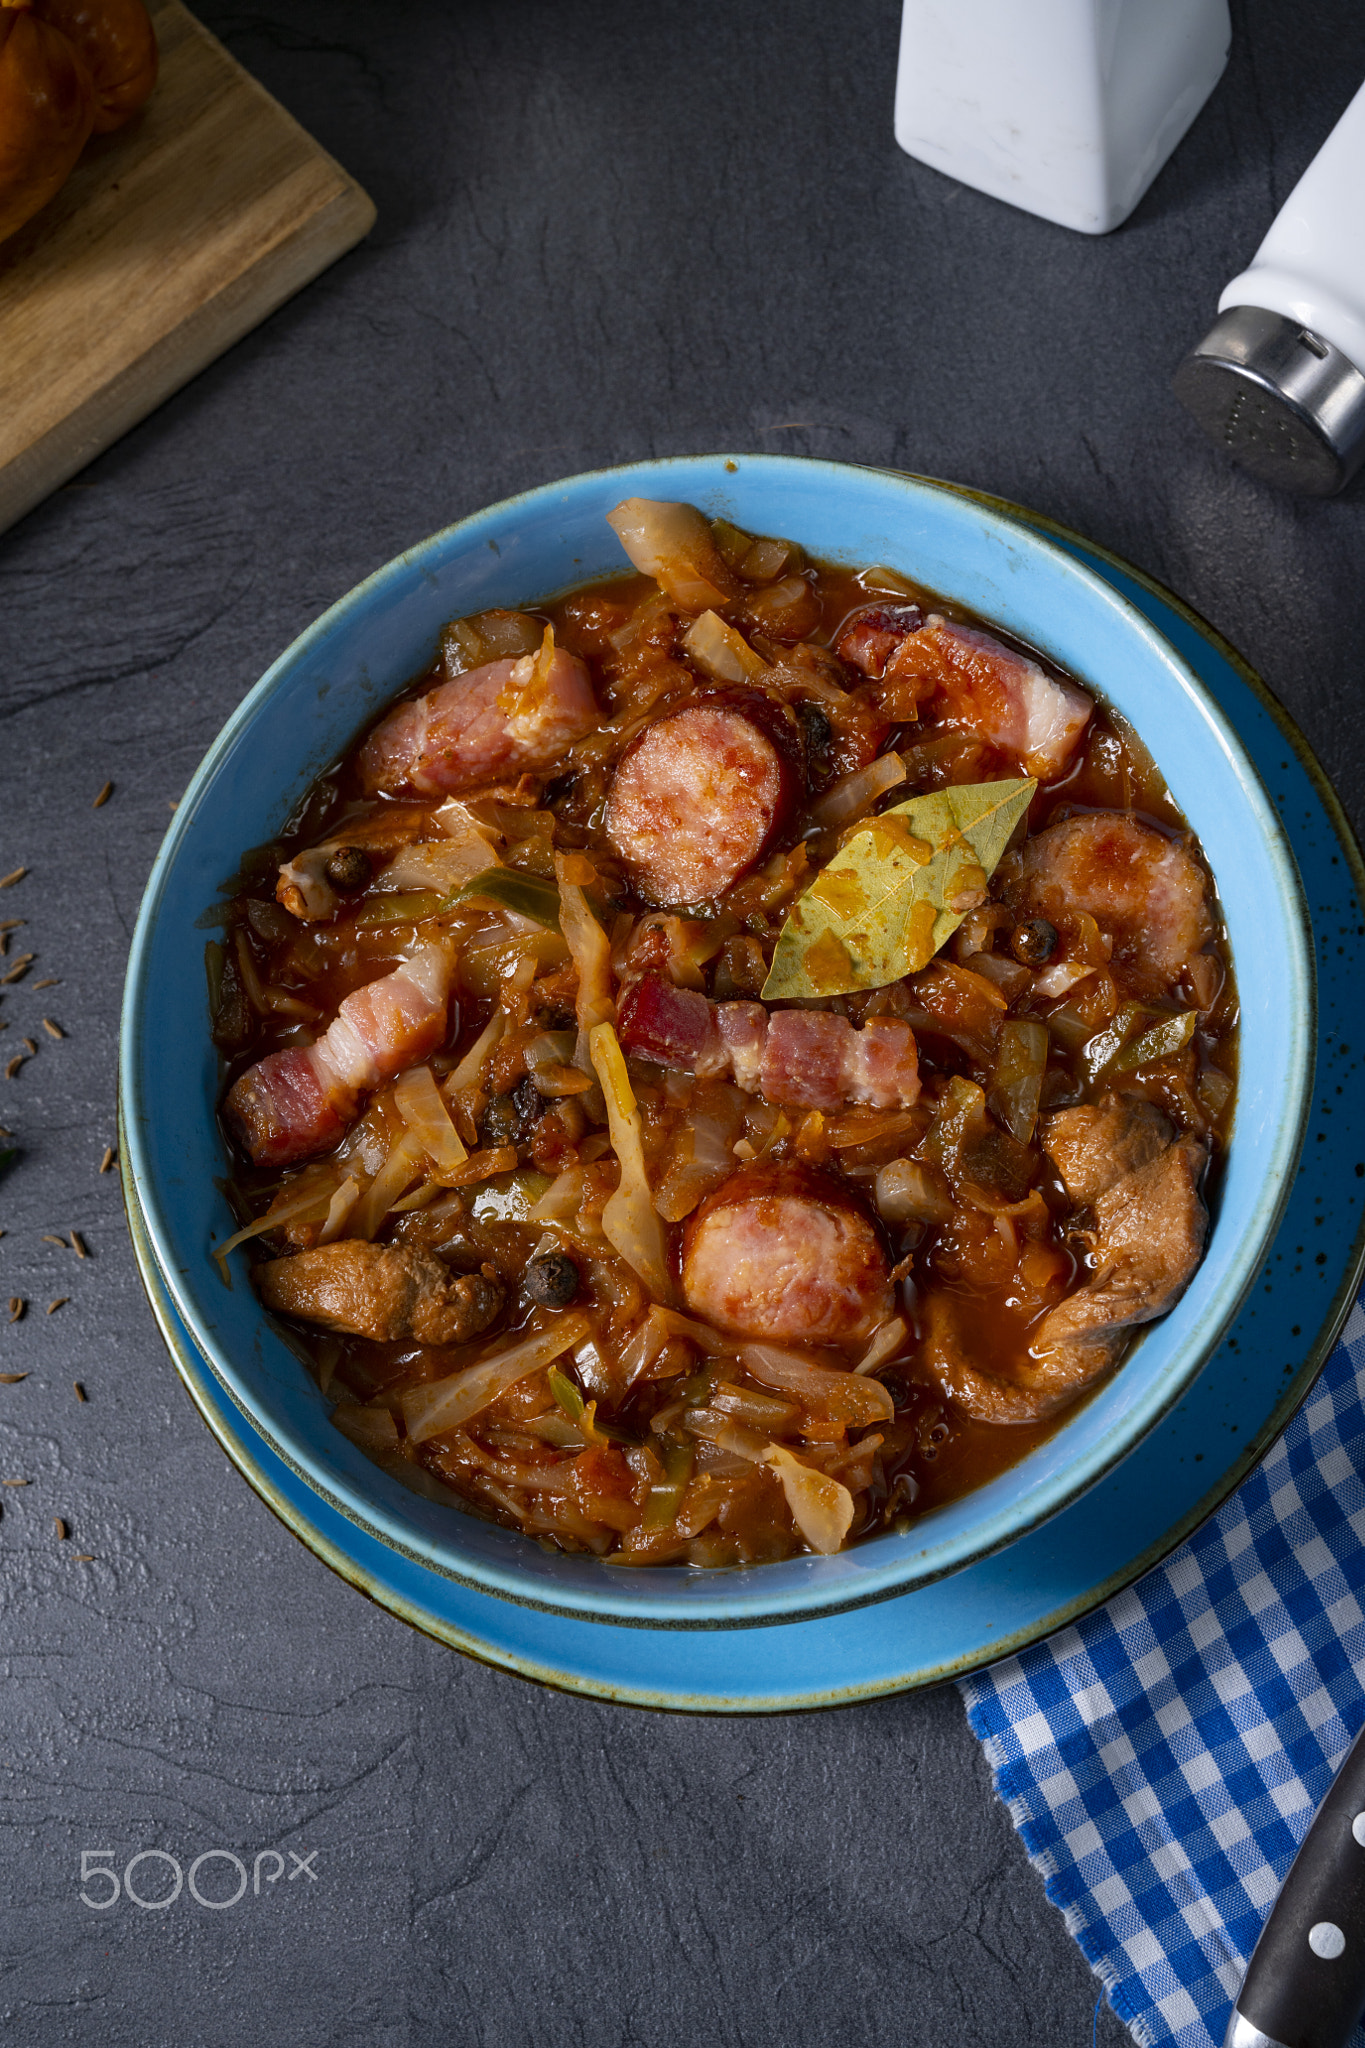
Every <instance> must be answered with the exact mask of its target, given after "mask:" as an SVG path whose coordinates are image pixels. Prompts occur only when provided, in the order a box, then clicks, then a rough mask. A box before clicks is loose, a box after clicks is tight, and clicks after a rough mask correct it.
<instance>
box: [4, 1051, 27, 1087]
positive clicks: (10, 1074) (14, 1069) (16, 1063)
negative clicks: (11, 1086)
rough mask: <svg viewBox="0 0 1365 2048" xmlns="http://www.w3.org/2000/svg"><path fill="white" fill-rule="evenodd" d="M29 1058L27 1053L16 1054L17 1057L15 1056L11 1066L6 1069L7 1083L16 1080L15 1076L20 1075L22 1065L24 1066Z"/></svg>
mask: <svg viewBox="0 0 1365 2048" xmlns="http://www.w3.org/2000/svg"><path fill="white" fill-rule="evenodd" d="M27 1057H28V1055H27V1053H22V1052H17V1053H16V1054H15V1055H14V1058H13V1059H12V1060H11V1061H10V1063H9V1065H8V1066H7V1067H6V1068H5V1079H6V1080H7V1081H12V1080H13V1079H14V1077H15V1075H16V1074H17V1073H18V1071H19V1069H20V1067H22V1065H23V1064H24V1061H25V1060H26V1059H27Z"/></svg>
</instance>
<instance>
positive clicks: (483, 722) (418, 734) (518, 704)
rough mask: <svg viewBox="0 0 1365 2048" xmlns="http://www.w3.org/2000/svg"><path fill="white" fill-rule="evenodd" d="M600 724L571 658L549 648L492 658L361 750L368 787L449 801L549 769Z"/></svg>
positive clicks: (380, 728) (399, 713)
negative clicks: (465, 792)
mask: <svg viewBox="0 0 1365 2048" xmlns="http://www.w3.org/2000/svg"><path fill="white" fill-rule="evenodd" d="M599 722H600V713H599V712H598V709H597V700H596V698H595V697H594V696H593V693H592V685H591V683H590V682H589V680H588V671H587V669H586V668H585V667H584V665H583V663H582V662H581V661H580V660H579V659H578V657H577V655H574V654H566V653H565V652H564V650H563V649H562V648H558V647H545V648H542V649H541V651H540V652H539V653H538V654H523V655H521V656H519V657H518V658H517V659H516V660H515V661H512V660H505V661H489V662H485V663H484V665H483V667H482V668H472V669H470V670H469V671H468V673H467V674H465V675H462V676H456V677H455V679H454V681H453V682H449V683H442V684H441V686H440V688H439V689H436V690H430V691H428V693H427V695H426V696H425V697H418V698H416V699H415V700H414V701H412V702H410V703H407V704H400V705H399V706H398V709H397V710H396V711H391V712H390V713H389V715H388V717H387V718H385V719H382V720H381V721H380V723H379V724H378V725H377V726H376V727H375V729H374V731H373V732H372V733H371V734H370V737H369V738H368V739H367V740H366V742H365V744H364V746H363V747H362V748H361V750H360V772H361V776H362V778H363V780H364V783H365V787H366V789H367V790H380V789H382V790H396V789H415V790H420V791H421V792H422V794H423V795H426V796H437V795H453V794H454V793H456V792H457V791H459V790H463V789H474V788H475V787H477V785H478V784H480V783H483V782H493V781H495V780H496V779H497V778H498V777H499V776H506V777H511V778H513V779H515V778H516V777H517V776H518V775H524V774H530V773H533V772H535V771H536V770H537V769H542V768H555V767H557V766H558V765H559V763H560V761H561V760H562V759H563V757H564V753H565V751H566V749H567V748H569V747H571V746H572V745H573V743H574V741H575V740H581V739H582V738H584V736H585V735H586V734H587V733H590V732H593V731H595V730H596V728H597V726H598V724H599Z"/></svg>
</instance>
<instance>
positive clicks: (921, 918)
mask: <svg viewBox="0 0 1365 2048" xmlns="http://www.w3.org/2000/svg"><path fill="white" fill-rule="evenodd" d="M1037 787H1038V785H1037V783H1036V781H1034V780H1033V778H1032V777H1024V778H1020V779H1012V780H1010V781H1008V782H964V783H957V784H954V785H950V786H949V787H948V788H947V789H935V790H931V791H930V792H929V794H928V795H927V796H914V797H911V798H910V799H909V801H908V802H907V803H903V804H896V805H895V806H894V808H893V809H891V810H889V811H882V812H880V813H879V814H878V816H876V817H875V818H868V819H867V820H866V821H865V822H864V823H863V824H861V825H859V826H857V827H856V828H855V829H854V830H853V831H852V832H851V833H850V834H849V836H848V838H847V839H846V840H845V842H844V844H843V845H842V846H841V847H840V849H839V851H838V853H836V854H835V856H834V858H833V860H832V861H830V862H829V863H828V864H827V865H826V866H825V867H823V868H822V869H821V870H820V873H819V874H818V875H817V876H816V878H815V880H814V881H813V882H812V883H811V885H810V887H809V888H808V889H807V890H806V891H805V893H804V895H802V896H801V897H800V899H799V900H798V901H797V902H796V903H795V904H794V905H793V907H792V911H791V915H790V916H789V917H788V919H787V922H786V923H785V924H784V925H783V927H782V931H781V933H780V935H779V937H778V941H777V950H776V951H775V952H774V954H773V964H772V967H771V969H770V970H769V973H768V979H767V980H766V981H765V982H764V984H763V998H764V1001H765V1002H772V1001H773V1000H774V999H776V998H778V997H782V996H838V995H849V994H851V993H852V991H853V990H854V989H860V988H884V987H885V986H886V984H887V983H888V982H890V981H899V979H900V977H901V976H902V975H903V974H915V973H917V972H918V970H919V969H920V968H921V967H924V966H926V965H927V964H928V962H929V961H930V960H932V959H933V957H934V955H935V953H937V951H938V950H939V947H940V946H942V945H944V944H945V943H946V942H947V940H949V939H950V938H951V937H952V935H953V933H954V932H955V931H956V930H957V927H958V926H959V925H960V924H961V922H962V920H963V918H964V917H965V916H966V914H967V912H968V911H969V910H971V909H972V908H974V906H975V905H976V904H977V903H980V902H981V901H982V900H983V897H984V895H985V890H986V884H987V882H988V881H989V880H990V878H991V876H992V874H994V872H995V869H996V867H997V865H998V864H999V861H1000V858H1001V855H1002V854H1003V853H1004V851H1005V848H1006V847H1007V846H1008V845H1009V842H1010V838H1011V835H1012V834H1013V832H1014V828H1015V826H1016V825H1017V824H1018V823H1019V820H1020V819H1021V818H1022V817H1023V815H1024V813H1025V812H1026V811H1027V809H1028V807H1029V803H1030V801H1031V799H1032V796H1033V792H1034V790H1035V789H1036V788H1037Z"/></svg>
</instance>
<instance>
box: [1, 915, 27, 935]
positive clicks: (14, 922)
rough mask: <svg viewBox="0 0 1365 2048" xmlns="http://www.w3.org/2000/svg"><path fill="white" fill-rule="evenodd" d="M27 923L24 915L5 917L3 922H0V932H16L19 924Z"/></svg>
mask: <svg viewBox="0 0 1365 2048" xmlns="http://www.w3.org/2000/svg"><path fill="white" fill-rule="evenodd" d="M27 923H28V919H27V918H26V917H7V918H6V919H5V921H4V923H3V924H0V932H17V931H18V929H19V927H20V925H21V924H27Z"/></svg>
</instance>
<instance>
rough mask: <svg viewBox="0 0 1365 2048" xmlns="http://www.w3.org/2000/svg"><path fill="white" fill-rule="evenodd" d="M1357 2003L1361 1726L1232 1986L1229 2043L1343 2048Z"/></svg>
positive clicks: (1362, 1905) (1361, 1924)
mask: <svg viewBox="0 0 1365 2048" xmlns="http://www.w3.org/2000/svg"><path fill="white" fill-rule="evenodd" d="M1362 2008H1365V1729H1362V1731H1361V1733H1360V1734H1359V1735H1358V1736H1357V1737H1356V1739H1355V1741H1354V1743H1353V1744H1352V1745H1351V1749H1350V1751H1349V1753H1348V1755H1347V1757H1346V1761H1345V1763H1344V1764H1343V1765H1342V1766H1341V1769H1340V1770H1339V1771H1338V1772H1337V1775H1336V1778H1335V1779H1334V1781H1333V1783H1332V1785H1331V1788H1330V1789H1329V1791H1328V1793H1327V1797H1326V1798H1325V1799H1324V1800H1323V1802H1322V1805H1321V1806H1320V1807H1319V1808H1318V1810H1317V1814H1316V1816H1315V1817H1314V1820H1313V1824H1312V1826H1311V1827H1310V1828H1309V1830H1308V1833H1307V1835H1306V1836H1305V1837H1304V1840H1303V1845H1302V1847H1301V1848H1300V1850H1299V1853H1298V1855H1297V1856H1296V1857H1295V1858H1294V1861H1293V1863H1292V1864H1291V1865H1290V1867H1289V1875H1288V1876H1287V1877H1286V1879H1285V1881H1284V1883H1283V1885H1282V1886H1281V1887H1280V1895H1279V1897H1278V1898H1277V1899H1276V1901H1275V1903H1274V1905H1273V1906H1272V1907H1271V1909H1270V1918H1269V1919H1268V1920H1267V1921H1266V1923H1265V1926H1264V1927H1263V1928H1262V1930H1261V1938H1260V1940H1259V1941H1258V1942H1257V1944H1256V1948H1255V1951H1254V1953H1253V1955H1252V1958H1251V1961H1250V1963H1249V1964H1248V1965H1247V1973H1246V1976H1245V1978H1244V1979H1243V1980H1242V1988H1241V1990H1240V1991H1239V1992H1238V1994H1237V2003H1236V2006H1235V2007H1234V2009H1233V2014H1232V2022H1231V2024H1230V2026H1229V2028H1228V2033H1227V2043H1228V2048H1234V2044H1235V2048H1256V2041H1257V2035H1258V2034H1259V2036H1260V2038H1261V2041H1263V2042H1264V2043H1265V2044H1266V2048H1345V2044H1346V2041H1347V2040H1348V2039H1349V2037H1350V2033H1351V2029H1352V2028H1353V2027H1354V2025H1355V2023H1356V2021H1357V2020H1358V2019H1359V2018H1360V2015H1361V2011H1362ZM1239 2020H1240V2022H1241V2025H1240V2027H1239V2025H1238V2022H1239Z"/></svg>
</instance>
